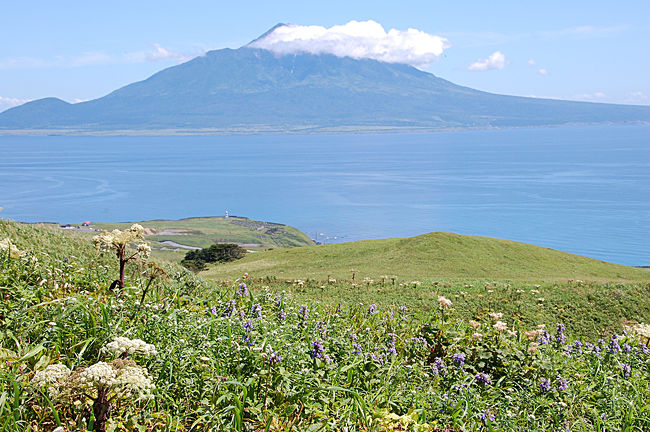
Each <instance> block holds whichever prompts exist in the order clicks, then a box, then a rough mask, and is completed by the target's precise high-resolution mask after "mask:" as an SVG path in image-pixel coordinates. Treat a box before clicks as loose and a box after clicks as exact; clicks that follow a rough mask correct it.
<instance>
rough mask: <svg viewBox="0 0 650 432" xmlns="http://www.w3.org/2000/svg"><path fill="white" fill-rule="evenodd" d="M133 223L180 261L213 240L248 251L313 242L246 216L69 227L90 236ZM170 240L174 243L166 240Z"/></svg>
mask: <svg viewBox="0 0 650 432" xmlns="http://www.w3.org/2000/svg"><path fill="white" fill-rule="evenodd" d="M133 223H138V224H140V225H142V226H143V227H144V228H145V238H146V239H147V241H149V242H150V243H151V247H152V250H153V254H154V256H155V257H156V258H158V259H164V260H167V261H174V262H179V261H180V260H181V259H183V257H184V256H185V254H186V253H187V251H188V250H189V249H186V248H183V247H181V246H175V245H174V244H173V243H176V244H179V245H182V246H186V247H193V248H206V247H208V246H210V245H212V244H214V243H236V244H239V245H241V246H242V247H243V248H245V249H247V250H253V251H260V250H266V249H273V248H287V247H298V246H310V245H313V244H314V242H313V241H312V240H311V239H310V238H309V237H308V236H307V235H306V234H304V233H303V232H301V231H300V230H298V229H296V228H294V227H291V226H288V225H282V224H278V223H272V222H261V221H255V220H252V219H248V218H243V217H233V216H231V217H228V218H225V217H195V218H186V219H179V220H150V221H138V222H121V223H107V222H93V223H91V225H90V226H89V227H83V229H86V230H85V231H84V230H82V227H80V224H76V225H74V226H73V227H74V228H75V229H72V230H69V231H71V232H73V233H78V234H80V235H82V236H85V237H87V238H90V237H92V236H93V235H95V234H97V232H95V231H92V229H95V230H108V231H111V230H113V229H125V228H128V227H130V226H131V225H132V224H133ZM165 242H171V243H165Z"/></svg>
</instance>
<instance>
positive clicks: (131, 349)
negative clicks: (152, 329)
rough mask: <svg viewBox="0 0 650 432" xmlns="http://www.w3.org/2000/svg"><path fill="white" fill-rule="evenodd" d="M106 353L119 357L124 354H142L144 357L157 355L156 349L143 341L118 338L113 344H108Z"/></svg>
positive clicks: (105, 348)
mask: <svg viewBox="0 0 650 432" xmlns="http://www.w3.org/2000/svg"><path fill="white" fill-rule="evenodd" d="M103 351H104V352H108V353H111V354H113V355H114V356H116V357H119V356H121V355H123V354H135V353H141V354H144V355H156V347H155V346H153V345H151V344H148V343H146V342H145V341H143V340H142V339H129V338H126V337H116V338H115V339H113V342H110V343H108V344H107V345H106V346H105V347H104V349H103Z"/></svg>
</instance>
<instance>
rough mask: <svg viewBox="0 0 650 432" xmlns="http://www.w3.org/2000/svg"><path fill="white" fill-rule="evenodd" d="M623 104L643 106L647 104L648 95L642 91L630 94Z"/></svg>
mask: <svg viewBox="0 0 650 432" xmlns="http://www.w3.org/2000/svg"><path fill="white" fill-rule="evenodd" d="M623 102H626V103H632V104H644V105H645V104H647V103H648V95H647V94H645V93H644V92H642V91H635V92H630V93H628V94H627V97H626V98H625V100H624V101H623Z"/></svg>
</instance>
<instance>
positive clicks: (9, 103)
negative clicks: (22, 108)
mask: <svg viewBox="0 0 650 432" xmlns="http://www.w3.org/2000/svg"><path fill="white" fill-rule="evenodd" d="M30 100H31V99H18V98H11V97H3V96H0V111H4V110H6V109H9V108H13V107H15V106H18V105H22V104H24V103H26V102H29V101H30Z"/></svg>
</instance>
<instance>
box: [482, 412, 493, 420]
mask: <svg viewBox="0 0 650 432" xmlns="http://www.w3.org/2000/svg"><path fill="white" fill-rule="evenodd" d="M481 420H483V421H485V420H489V421H491V422H493V421H494V420H495V417H494V414H492V413H490V412H488V411H483V412H482V413H481Z"/></svg>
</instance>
